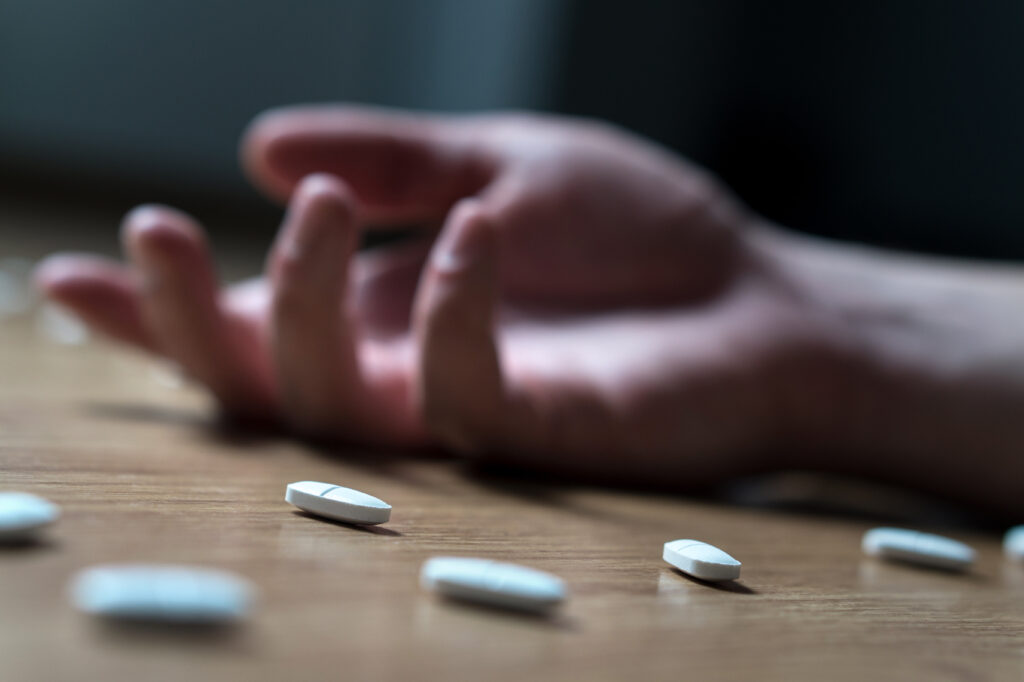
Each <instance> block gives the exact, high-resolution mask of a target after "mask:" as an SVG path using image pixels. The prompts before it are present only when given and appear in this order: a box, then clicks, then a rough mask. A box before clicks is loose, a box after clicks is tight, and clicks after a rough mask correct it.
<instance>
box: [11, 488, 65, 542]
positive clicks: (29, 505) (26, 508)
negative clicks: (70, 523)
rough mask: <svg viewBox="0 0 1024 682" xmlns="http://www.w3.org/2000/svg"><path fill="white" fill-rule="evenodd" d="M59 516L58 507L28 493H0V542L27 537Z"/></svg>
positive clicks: (25, 538)
mask: <svg viewBox="0 0 1024 682" xmlns="http://www.w3.org/2000/svg"><path fill="white" fill-rule="evenodd" d="M58 518H60V507H58V506H57V505H55V504H54V503H53V502H50V501H49V500H47V499H44V498H42V497H39V496H38V495H32V494H30V493H19V492H2V493H0V542H20V541H24V540H27V539H29V538H30V537H32V536H33V535H35V533H36V532H37V531H39V529H41V528H43V527H45V526H48V525H50V524H51V523H53V522H54V521H56V520H57V519H58Z"/></svg>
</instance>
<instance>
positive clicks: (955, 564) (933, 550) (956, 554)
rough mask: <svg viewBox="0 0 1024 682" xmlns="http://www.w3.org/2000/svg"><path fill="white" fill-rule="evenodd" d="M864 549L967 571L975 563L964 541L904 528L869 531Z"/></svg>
mask: <svg viewBox="0 0 1024 682" xmlns="http://www.w3.org/2000/svg"><path fill="white" fill-rule="evenodd" d="M861 548H862V549H863V550H864V553H865V554H867V555H868V556H876V557H881V558H883V559H893V560H897V561H905V562H908V563H913V564H919V565H921V566H931V567H934V568H945V569H947V570H954V571H963V570H966V569H967V568H969V567H970V566H971V564H973V563H974V550H973V549H971V548H970V547H968V546H967V545H965V544H964V543H962V542H957V541H956V540H952V539H950V538H947V537H943V536H941V535H933V534H931V533H921V532H918V531H915V530H907V529H905V528H874V529H872V530H869V531H868V532H867V533H865V534H864V539H863V540H862V541H861Z"/></svg>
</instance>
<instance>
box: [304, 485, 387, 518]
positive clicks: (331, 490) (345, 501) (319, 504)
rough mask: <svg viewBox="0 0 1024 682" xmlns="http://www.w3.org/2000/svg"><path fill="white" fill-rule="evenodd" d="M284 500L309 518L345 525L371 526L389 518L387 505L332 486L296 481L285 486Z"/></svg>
mask: <svg viewBox="0 0 1024 682" xmlns="http://www.w3.org/2000/svg"><path fill="white" fill-rule="evenodd" d="M284 499H285V500H286V501H287V502H290V503H292V504H294V505H295V506H296V507H298V508H299V509H302V510H305V511H308V512H309V513H310V514H316V515H318V516H326V517H327V518H329V519H336V520H338V521H344V522H346V523H361V524H366V525H373V524H377V523H384V522H385V521H387V520H388V519H390V518H391V505H390V504H388V503H387V502H384V501H383V500H378V499H377V498H376V497H374V496H373V495H367V494H366V493H363V492H359V491H358V490H353V489H352V488H342V487H341V486H340V485H334V484H332V483H321V482H319V481H297V482H295V483H289V484H288V490H287V492H286V493H285V496H284Z"/></svg>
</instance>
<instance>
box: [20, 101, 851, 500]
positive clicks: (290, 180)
mask: <svg viewBox="0 0 1024 682" xmlns="http://www.w3.org/2000/svg"><path fill="white" fill-rule="evenodd" d="M242 154H243V159H244V164H245V166H246V168H247V170H248V172H249V173H250V175H251V176H252V177H253V179H254V180H255V182H256V183H257V184H258V185H260V186H261V187H263V188H264V189H266V190H267V191H268V192H269V193H271V194H272V195H275V196H277V197H280V198H282V199H285V198H290V199H291V205H290V207H289V212H288V217H287V219H286V221H285V225H284V227H283V228H282V231H281V234H280V235H279V237H278V239H277V241H276V243H275V245H274V247H273V249H272V251H271V255H270V258H269V259H268V275H267V277H266V278H265V279H264V280H258V281H255V282H251V283H247V284H244V285H241V286H239V287H236V288H234V289H231V290H228V291H226V292H224V293H218V290H217V284H216V278H215V275H214V272H213V267H212V265H211V262H210V258H209V255H208V252H207V249H206V246H205V244H204V240H203V236H202V233H201V230H200V228H199V227H198V225H196V224H195V223H194V222H193V221H192V220H191V219H189V218H188V217H186V216H184V215H182V214H180V213H177V212H175V211H172V210H170V209H165V208H158V207H144V208H141V209H137V210H136V211H134V212H133V213H132V214H130V215H129V217H128V218H127V220H126V223H125V230H124V235H125V246H126V251H127V253H128V256H129V259H130V261H131V264H130V265H129V266H122V265H118V264H114V263H110V262H106V261H100V260H98V259H95V258H92V257H83V256H61V257H56V258H54V259H52V260H49V261H47V262H46V263H45V264H44V265H43V266H42V268H41V270H40V272H39V276H38V279H39V281H40V283H41V285H42V286H43V288H44V289H45V290H46V291H47V293H48V294H49V295H50V296H52V297H53V298H55V299H56V300H58V301H59V302H61V303H63V304H65V305H67V306H69V307H71V308H72V309H73V310H75V311H76V312H77V313H78V314H79V315H80V316H82V317H83V318H84V319H85V320H86V321H87V322H89V323H90V324H92V325H93V326H94V327H96V328H97V329H99V330H101V331H103V332H105V333H107V334H109V335H111V336H113V337H115V338H117V339H120V340H122V341H126V342H128V343H130V344H133V345H136V346H139V347H142V348H144V349H147V350H151V351H154V352H158V353H161V354H164V355H166V356H168V357H170V358H172V359H174V360H175V361H177V362H179V363H180V364H181V365H182V366H183V367H184V368H185V369H186V370H187V371H188V372H189V373H190V374H191V375H192V376H194V377H195V378H196V379H198V380H199V381H201V382H203V383H204V384H206V385H207V386H208V387H209V388H210V389H211V391H212V392H213V393H214V394H215V395H216V396H217V397H218V399H219V400H220V402H221V403H222V405H223V406H224V408H225V409H227V410H228V411H231V412H236V413H248V414H279V415H281V416H283V417H284V418H285V419H286V420H287V421H288V422H290V423H291V424H292V425H293V426H294V427H295V428H296V429H298V430H300V431H302V432H304V433H309V434H313V435H317V436H324V435H327V436H333V437H337V438H343V439H350V440H357V441H361V442H367V443H377V444H401V445H417V444H427V443H430V442H432V441H434V440H435V439H436V440H439V441H440V442H441V443H443V444H445V445H447V446H449V447H451V448H454V449H457V450H461V451H465V452H473V453H477V454H479V455H480V456H487V457H490V458H494V459H502V460H506V461H510V462H514V463H517V464H526V465H530V466H534V467H539V468H544V469H548V470H553V471H557V472H560V473H567V474H571V475H587V476H591V477H601V478H616V479H619V480H623V479H632V480H637V481H644V482H648V483H650V482H662V483H666V484H678V483H680V482H691V483H692V482H698V481H705V480H708V479H716V478H719V477H722V476H726V475H731V474H734V473H738V472H742V471H750V470H753V469H757V468H761V467H763V466H765V462H764V460H762V459H761V455H762V454H763V453H765V452H766V451H769V450H770V449H771V448H773V447H779V446H782V445H783V444H785V443H788V442H791V441H790V439H792V438H798V437H799V436H800V435H806V434H807V433H808V432H809V431H810V430H811V429H812V428H813V427H814V426H815V424H813V423H812V422H815V421H820V420H821V418H820V416H819V414H818V413H820V412H821V407H820V403H821V399H822V397H823V396H824V395H826V394H831V393H832V392H836V391H840V390H842V383H843V379H844V377H843V373H842V372H841V371H840V368H841V367H842V363H840V362H836V361H835V358H837V357H838V356H839V355H841V352H840V351H841V349H842V347H843V342H842V341H841V339H842V336H843V334H842V332H843V331H844V330H843V329H840V328H839V327H838V326H836V325H834V324H833V322H832V320H831V319H830V318H829V317H828V316H827V315H822V314H820V311H818V310H817V309H816V308H814V307H813V306H810V305H808V303H807V301H806V300H805V298H804V297H803V296H802V294H801V292H800V291H797V290H794V289H793V287H792V286H791V284H790V283H789V281H788V280H787V278H786V277H785V273H780V272H778V270H777V268H776V267H775V266H774V265H773V263H774V261H773V259H772V258H770V257H768V256H766V255H765V253H764V252H763V250H761V249H760V248H759V247H758V243H759V241H758V235H759V234H760V233H762V232H763V228H761V227H759V226H758V225H757V223H756V222H755V220H754V219H753V218H752V217H751V216H749V215H748V214H747V213H746V212H745V211H744V210H743V209H742V208H741V207H740V206H739V205H738V204H737V203H736V202H735V201H734V200H733V199H732V198H731V197H730V196H729V195H728V194H727V193H726V192H725V191H724V190H723V189H722V188H721V187H720V186H719V185H718V184H717V183H716V182H715V181H714V180H713V179H711V178H710V177H709V176H707V174H705V173H704V172H702V171H700V170H698V169H695V168H693V167H691V166H688V165H686V164H685V163H684V162H682V161H681V160H679V159H676V158H674V157H672V156H670V155H668V154H667V153H665V152H663V151H662V150H660V149H658V148H655V147H652V146H650V145H648V144H645V143H643V142H642V141H639V140H637V139H635V138H632V137H630V136H628V135H626V134H625V133H622V132H620V131H617V130H614V129H611V128H609V127H606V126H603V125H599V124H595V123H589V122H582V121H573V120H564V119H562V120H560V119H552V118H541V117H533V116H524V115H501V116H472V117H428V116H412V115H401V114H395V113H389V112H382V111H375V110H367V109H354V108H307V109H295V110H285V111H277V112H272V113H270V114H267V115H264V116H262V117H261V118H260V119H258V120H257V121H256V122H255V123H254V124H253V126H252V127H251V129H250V131H249V132H248V134H247V136H246V139H245V141H244V144H243V150H242ZM317 174H318V175H317ZM324 174H329V175H324ZM311 175H313V177H308V176H311ZM304 178H305V179H304ZM442 220H443V223H444V226H443V229H442V230H441V233H440V236H439V238H438V239H437V240H436V241H434V242H433V243H431V241H430V240H429V239H427V240H424V241H423V242H420V243H413V244H411V245H404V246H401V247H397V248H395V247H391V248H387V249H383V250H377V251H371V252H366V253H360V254H353V251H354V248H355V244H356V240H357V235H358V232H359V231H360V230H361V229H363V225H364V224H373V225H380V224H388V223H393V222H409V221H422V222H430V221H442ZM428 252H429V254H430V257H429V259H427V254H428ZM424 262H426V265H425V266H424Z"/></svg>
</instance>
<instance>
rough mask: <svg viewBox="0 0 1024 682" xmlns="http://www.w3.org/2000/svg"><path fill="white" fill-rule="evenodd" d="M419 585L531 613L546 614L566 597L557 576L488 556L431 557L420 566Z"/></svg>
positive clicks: (477, 601)
mask: <svg viewBox="0 0 1024 682" xmlns="http://www.w3.org/2000/svg"><path fill="white" fill-rule="evenodd" d="M420 584H421V585H422V586H423V587H424V588H425V589H428V590H433V591H435V592H438V593H439V594H442V595H444V596H446V597H450V598H452V599H460V600H464V601H471V602H476V603H478V604H485V605H487V606H497V607H501V608H507V609H514V610H517V611H528V612H532V613H547V612H549V611H551V610H552V609H554V608H555V607H556V606H558V605H559V604H561V603H562V602H563V601H565V598H566V588H565V583H564V582H563V581H562V579H561V578H559V577H558V576H554V575H551V574H550V573H545V572H544V571H538V570H536V569H533V568H527V567H526V566H519V565H518V564H509V563H503V562H500V561H493V560H491V559H473V558H468V557H449V556H442V557H433V558H432V559H428V560H427V561H426V562H424V564H423V568H422V569H420Z"/></svg>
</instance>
